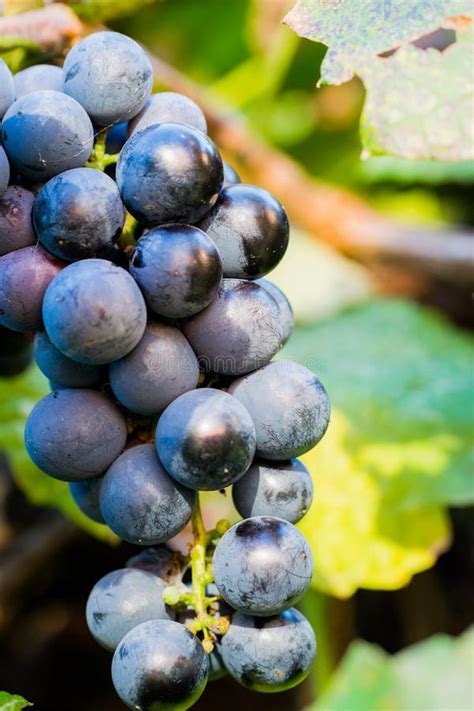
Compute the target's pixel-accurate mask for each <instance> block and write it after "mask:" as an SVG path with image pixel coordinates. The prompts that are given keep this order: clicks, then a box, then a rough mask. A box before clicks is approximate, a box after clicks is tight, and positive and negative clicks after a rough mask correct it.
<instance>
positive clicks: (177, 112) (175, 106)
mask: <svg viewBox="0 0 474 711" xmlns="http://www.w3.org/2000/svg"><path fill="white" fill-rule="evenodd" d="M157 123H182V124H184V125H185V126H191V128H196V129H197V130H198V131H201V132H202V133H207V123H206V117H205V116H204V114H203V112H202V111H201V109H200V108H199V106H198V105H197V104H195V103H194V101H192V100H191V99H188V97H187V96H184V95H183V94H177V93H176V92H174V91H161V92H160V93H159V94H153V95H152V96H150V98H149V99H148V101H147V102H146V104H145V106H144V107H143V109H142V110H141V111H140V113H139V114H138V115H137V116H135V118H134V119H132V120H131V121H130V122H129V124H128V135H129V136H133V134H134V133H137V132H138V131H141V130H142V129H144V128H146V127H147V126H153V125H155V124H157Z"/></svg>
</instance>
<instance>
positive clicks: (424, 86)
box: [358, 31, 474, 161]
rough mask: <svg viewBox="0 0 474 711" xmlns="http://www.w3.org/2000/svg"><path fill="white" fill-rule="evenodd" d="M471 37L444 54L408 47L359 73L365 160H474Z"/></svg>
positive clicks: (464, 34)
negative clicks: (380, 157) (363, 91)
mask: <svg viewBox="0 0 474 711" xmlns="http://www.w3.org/2000/svg"><path fill="white" fill-rule="evenodd" d="M473 37H474V34H473V33H472V31H471V32H467V31H464V32H460V33H458V41H457V42H455V43H454V44H452V45H451V46H450V47H448V48H447V49H446V50H445V51H444V52H438V51H437V50H436V49H426V50H422V49H419V48H418V47H414V46H412V45H408V46H406V47H402V48H401V49H399V50H398V51H397V52H395V54H393V55H392V56H390V57H386V58H384V59H382V58H379V57H376V58H374V59H373V60H372V61H371V62H369V63H366V64H365V65H364V66H361V67H360V68H359V69H358V74H359V76H360V77H361V79H362V80H363V82H364V84H365V87H366V89H367V97H366V101H365V105H364V110H363V114H362V119H361V137H362V144H363V147H364V149H365V154H366V155H371V154H375V155H377V154H389V155H395V156H399V157H401V158H410V159H417V158H423V159H435V160H439V161H455V160H466V161H467V160H470V159H472V158H474V140H473V136H472V117H473V103H472V97H473V84H474V82H473V78H474V75H473V71H472V39H473Z"/></svg>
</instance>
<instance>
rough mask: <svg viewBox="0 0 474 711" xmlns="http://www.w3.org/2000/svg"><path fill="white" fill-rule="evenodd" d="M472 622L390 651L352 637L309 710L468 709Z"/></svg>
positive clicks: (473, 635) (471, 691)
mask: <svg viewBox="0 0 474 711" xmlns="http://www.w3.org/2000/svg"><path fill="white" fill-rule="evenodd" d="M473 648H474V628H473V627H471V628H470V629H469V630H468V631H467V632H465V633H464V634H463V635H461V636H460V637H458V638H453V637H448V636H446V635H435V636H434V637H431V639H429V640H426V641H424V642H420V643H418V644H415V645H413V646H411V647H408V648H407V649H405V650H403V651H402V652H399V653H398V654H396V655H394V656H389V655H388V654H386V653H385V652H384V651H383V650H382V649H380V647H376V646H375V645H373V644H368V643H367V642H362V641H357V642H354V643H353V644H352V645H351V647H350V648H349V651H348V652H347V654H346V656H345V658H344V660H343V662H342V664H341V666H340V668H339V670H338V672H337V674H336V676H335V677H334V680H333V682H332V684H331V686H330V688H329V690H328V691H327V692H326V693H325V694H324V695H323V696H322V697H321V698H320V699H319V700H318V702H317V703H316V704H314V706H311V709H307V711H397V710H398V711H399V710H400V709H404V710H405V711H408V710H409V709H410V710H414V709H420V710H421V709H426V711H428V709H429V711H447V710H448V709H451V710H452V711H471V709H472V701H473V698H474V687H473V676H472V650H473Z"/></svg>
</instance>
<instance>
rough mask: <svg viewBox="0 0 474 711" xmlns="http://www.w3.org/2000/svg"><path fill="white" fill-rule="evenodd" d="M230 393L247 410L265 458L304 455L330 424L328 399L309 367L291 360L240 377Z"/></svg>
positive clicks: (260, 453) (258, 445)
mask: <svg viewBox="0 0 474 711" xmlns="http://www.w3.org/2000/svg"><path fill="white" fill-rule="evenodd" d="M229 392H230V393H231V394H232V395H234V396H235V397H236V398H237V399H238V400H240V402H241V403H242V404H243V405H245V407H246V408H247V410H248V411H249V413H250V415H251V417H252V419H253V421H254V423H255V429H256V431H257V454H258V455H259V456H260V457H263V458H264V459H279V460H285V459H293V457H298V456H299V455H300V454H304V453H305V452H307V451H308V450H309V449H311V448H312V447H314V445H315V444H317V443H318V442H319V440H320V439H321V438H322V437H323V435H324V433H325V432H326V429H327V426H328V424H329V415H330V405H329V398H328V395H327V392H326V390H325V389H324V387H323V385H322V383H321V382H320V381H319V380H318V379H317V378H316V377H315V376H314V375H313V373H312V372H311V371H310V370H308V368H305V367H304V366H302V365H300V364H299V363H293V362H292V361H290V360H280V361H278V362H276V363H270V364H269V365H267V366H265V367H264V368H262V369H261V370H258V371H257V372H256V373H251V374H250V375H247V376H245V377H243V378H239V380H236V381H234V382H233V383H232V384H231V386H230V388H229Z"/></svg>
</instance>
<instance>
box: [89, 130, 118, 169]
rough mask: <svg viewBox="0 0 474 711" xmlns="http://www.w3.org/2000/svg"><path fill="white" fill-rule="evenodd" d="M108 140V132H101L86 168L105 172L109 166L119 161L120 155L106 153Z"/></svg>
mask: <svg viewBox="0 0 474 711" xmlns="http://www.w3.org/2000/svg"><path fill="white" fill-rule="evenodd" d="M106 140H107V131H101V132H100V133H99V134H98V136H97V139H96V142H95V143H94V148H93V150H92V153H91V156H90V158H89V160H88V161H87V163H86V168H95V169H96V170H101V171H102V172H103V171H104V170H105V169H106V168H107V166H108V165H112V164H113V163H116V162H117V161H118V159H119V155H120V153H106V150H105V144H106Z"/></svg>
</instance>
